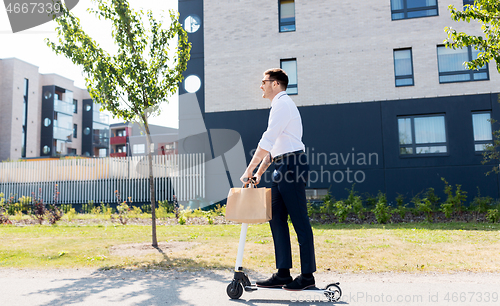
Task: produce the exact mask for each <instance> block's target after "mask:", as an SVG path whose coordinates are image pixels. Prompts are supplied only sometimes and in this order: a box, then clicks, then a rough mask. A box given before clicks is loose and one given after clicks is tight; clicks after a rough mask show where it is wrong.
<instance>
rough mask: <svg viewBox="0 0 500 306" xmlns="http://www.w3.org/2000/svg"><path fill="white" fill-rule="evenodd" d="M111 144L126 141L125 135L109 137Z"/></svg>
mask: <svg viewBox="0 0 500 306" xmlns="http://www.w3.org/2000/svg"><path fill="white" fill-rule="evenodd" d="M110 142H111V145H119V144H126V143H127V136H115V137H111V139H110Z"/></svg>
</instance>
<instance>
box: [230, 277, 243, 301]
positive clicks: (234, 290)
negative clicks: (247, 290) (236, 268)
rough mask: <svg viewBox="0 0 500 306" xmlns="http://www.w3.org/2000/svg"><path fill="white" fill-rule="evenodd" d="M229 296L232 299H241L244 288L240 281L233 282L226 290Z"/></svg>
mask: <svg viewBox="0 0 500 306" xmlns="http://www.w3.org/2000/svg"><path fill="white" fill-rule="evenodd" d="M226 292H227V295H228V296H229V297H230V298H232V299H239V298H240V296H241V295H242V294H243V286H242V285H241V284H240V282H238V281H234V280H233V281H232V282H231V283H230V284H229V285H227V288H226Z"/></svg>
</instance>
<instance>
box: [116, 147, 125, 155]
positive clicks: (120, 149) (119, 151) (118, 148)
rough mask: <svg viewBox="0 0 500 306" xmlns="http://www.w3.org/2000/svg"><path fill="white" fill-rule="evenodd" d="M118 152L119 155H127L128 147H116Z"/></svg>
mask: <svg viewBox="0 0 500 306" xmlns="http://www.w3.org/2000/svg"><path fill="white" fill-rule="evenodd" d="M116 151H117V152H118V153H127V146H126V145H121V146H116Z"/></svg>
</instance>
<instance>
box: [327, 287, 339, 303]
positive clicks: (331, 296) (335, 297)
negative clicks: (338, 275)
mask: <svg viewBox="0 0 500 306" xmlns="http://www.w3.org/2000/svg"><path fill="white" fill-rule="evenodd" d="M324 293H325V296H326V298H327V299H328V301H330V302H338V301H339V300H340V298H341V297H342V289H340V287H339V286H338V285H336V284H330V285H328V286H326V288H325V292H324Z"/></svg>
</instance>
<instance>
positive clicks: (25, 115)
mask: <svg viewBox="0 0 500 306" xmlns="http://www.w3.org/2000/svg"><path fill="white" fill-rule="evenodd" d="M29 83H30V82H29V80H28V79H24V97H23V133H22V135H21V137H22V138H21V157H26V136H27V132H28V93H29Z"/></svg>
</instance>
